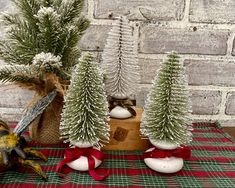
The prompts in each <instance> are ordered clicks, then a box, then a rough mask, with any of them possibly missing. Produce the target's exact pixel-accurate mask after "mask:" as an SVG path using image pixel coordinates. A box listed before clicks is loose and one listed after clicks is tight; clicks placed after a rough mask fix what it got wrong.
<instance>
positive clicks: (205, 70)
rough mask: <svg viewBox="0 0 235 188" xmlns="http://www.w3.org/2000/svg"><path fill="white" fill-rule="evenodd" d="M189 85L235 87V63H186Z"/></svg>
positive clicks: (197, 61)
mask: <svg viewBox="0 0 235 188" xmlns="http://www.w3.org/2000/svg"><path fill="white" fill-rule="evenodd" d="M184 64H185V66H186V72H187V75H188V81H189V85H214V86H235V62H229V63H223V62H222V61H215V62H212V61H207V60H191V59H187V60H185V61H184Z"/></svg>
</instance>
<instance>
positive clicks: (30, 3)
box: [12, 0, 40, 30]
mask: <svg viewBox="0 0 235 188" xmlns="http://www.w3.org/2000/svg"><path fill="white" fill-rule="evenodd" d="M12 1H13V2H14V3H15V5H16V6H17V7H18V8H19V10H20V13H21V14H22V16H23V17H24V18H25V19H26V20H27V22H28V23H29V24H30V25H32V27H33V28H35V30H37V28H38V27H37V19H36V18H35V16H34V15H36V14H37V12H38V10H39V9H40V4H39V1H38V0H12Z"/></svg>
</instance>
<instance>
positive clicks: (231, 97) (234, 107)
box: [225, 92, 235, 115]
mask: <svg viewBox="0 0 235 188" xmlns="http://www.w3.org/2000/svg"><path fill="white" fill-rule="evenodd" d="M225 114H227V115H235V92H229V93H228V95H227V102H226V109H225Z"/></svg>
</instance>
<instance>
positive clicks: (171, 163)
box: [144, 148, 184, 173]
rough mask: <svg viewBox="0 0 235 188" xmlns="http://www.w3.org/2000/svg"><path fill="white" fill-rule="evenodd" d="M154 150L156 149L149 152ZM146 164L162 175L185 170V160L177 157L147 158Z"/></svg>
mask: <svg viewBox="0 0 235 188" xmlns="http://www.w3.org/2000/svg"><path fill="white" fill-rule="evenodd" d="M153 149H154V148H150V149H148V150H147V151H151V150H153ZM147 151H146V152H147ZM144 162H145V164H146V165H147V166H148V167H149V168H151V169H152V170H155V171H157V172H161V173H175V172H178V171H180V170H181V169H182V168H183V165H184V161H183V159H182V158H176V157H166V158H145V159H144Z"/></svg>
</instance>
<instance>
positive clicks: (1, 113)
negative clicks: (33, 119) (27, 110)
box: [0, 108, 24, 123]
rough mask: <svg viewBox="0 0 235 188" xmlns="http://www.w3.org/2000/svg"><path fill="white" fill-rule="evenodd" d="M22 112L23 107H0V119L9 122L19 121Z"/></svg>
mask: <svg viewBox="0 0 235 188" xmlns="http://www.w3.org/2000/svg"><path fill="white" fill-rule="evenodd" d="M23 114H24V109H23V108H0V119H2V120H4V121H6V122H9V123H10V122H19V121H20V120H21V118H22V115H23Z"/></svg>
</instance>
